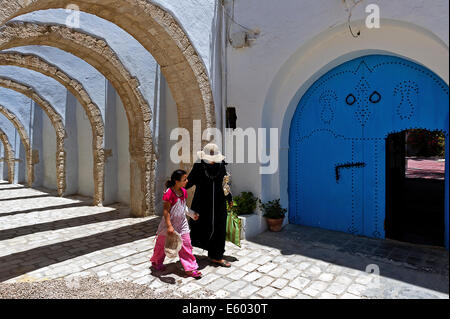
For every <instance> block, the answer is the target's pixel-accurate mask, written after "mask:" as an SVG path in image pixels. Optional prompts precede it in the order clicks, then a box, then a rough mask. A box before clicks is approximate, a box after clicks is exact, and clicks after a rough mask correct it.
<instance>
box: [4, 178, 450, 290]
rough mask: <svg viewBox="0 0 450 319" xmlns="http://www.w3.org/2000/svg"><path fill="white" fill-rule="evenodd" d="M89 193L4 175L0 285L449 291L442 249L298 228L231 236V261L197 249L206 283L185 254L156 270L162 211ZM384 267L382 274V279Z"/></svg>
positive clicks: (228, 255) (229, 257) (227, 247)
mask: <svg viewBox="0 0 450 319" xmlns="http://www.w3.org/2000/svg"><path fill="white" fill-rule="evenodd" d="M90 201H91V199H89V198H86V197H81V196H71V197H67V198H58V197H55V194H54V193H51V192H49V191H45V190H38V189H28V188H24V187H23V186H21V185H8V184H6V183H2V182H0V282H3V283H14V282H36V281H38V282H39V281H45V280H51V279H61V278H64V279H65V280H66V281H67V282H68V284H69V285H70V284H71V283H72V284H73V282H76V280H78V278H81V277H88V276H95V277H98V278H100V280H101V281H102V282H106V283H108V282H120V281H126V282H133V283H137V284H142V285H146V286H147V287H150V288H152V289H154V291H155V292H156V293H160V294H163V295H170V294H171V293H172V294H173V295H175V296H176V295H180V294H181V295H189V294H193V293H199V292H201V291H203V290H205V291H206V290H208V291H213V292H214V294H213V295H212V296H211V298H256V299H262V298H283V299H284V298H295V299H303V298H307V299H309V298H326V299H330V298H342V299H352V298H357V299H362V298H448V297H449V295H448V289H449V276H448V273H449V271H448V258H449V256H448V252H447V251H446V250H445V249H443V248H430V247H421V246H414V245H408V244H403V243H398V242H394V241H389V240H374V239H368V238H362V237H356V236H352V235H348V234H343V233H337V232H331V231H326V230H321V229H315V228H308V227H302V226H296V225H288V226H286V227H285V228H284V229H283V231H282V232H280V233H271V232H265V233H263V234H261V235H259V236H257V237H255V238H253V239H251V240H246V241H243V243H242V247H241V248H239V247H236V246H234V245H232V244H230V243H227V246H226V258H227V259H229V260H230V261H232V267H231V268H222V267H215V266H212V265H211V264H209V262H208V259H207V257H206V255H207V254H206V252H205V251H203V250H201V249H197V248H195V249H194V254H195V255H196V256H197V261H198V263H199V266H200V270H201V271H202V273H203V274H204V276H203V278H202V279H200V280H195V279H193V278H186V277H185V276H184V275H183V274H184V272H183V271H182V268H181V264H180V263H179V261H178V259H177V258H175V259H166V261H165V264H166V265H167V269H166V270H165V271H163V272H155V271H153V270H151V269H150V262H149V258H150V256H151V254H152V250H153V247H154V244H155V240H154V239H155V232H156V229H157V226H158V224H159V221H160V218H159V217H147V218H130V217H129V214H128V208H127V207H125V206H122V205H112V206H108V207H90V206H89V204H90ZM375 273H379V274H380V276H376V275H375Z"/></svg>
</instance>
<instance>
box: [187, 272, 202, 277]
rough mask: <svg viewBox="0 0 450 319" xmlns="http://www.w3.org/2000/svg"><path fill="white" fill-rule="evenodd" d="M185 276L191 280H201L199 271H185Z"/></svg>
mask: <svg viewBox="0 0 450 319" xmlns="http://www.w3.org/2000/svg"><path fill="white" fill-rule="evenodd" d="M186 275H187V276H188V277H192V278H195V279H200V278H202V273H201V272H200V271H197V270H192V271H186Z"/></svg>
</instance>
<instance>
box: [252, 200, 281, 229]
mask: <svg viewBox="0 0 450 319" xmlns="http://www.w3.org/2000/svg"><path fill="white" fill-rule="evenodd" d="M259 205H260V207H261V209H262V211H263V212H264V213H263V217H265V218H266V220H267V225H268V226H269V230H270V231H274V232H278V231H280V230H281V226H282V225H283V221H284V217H285V216H286V213H287V209H286V208H283V207H281V204H280V199H276V200H272V201H269V202H267V203H262V202H261V200H259Z"/></svg>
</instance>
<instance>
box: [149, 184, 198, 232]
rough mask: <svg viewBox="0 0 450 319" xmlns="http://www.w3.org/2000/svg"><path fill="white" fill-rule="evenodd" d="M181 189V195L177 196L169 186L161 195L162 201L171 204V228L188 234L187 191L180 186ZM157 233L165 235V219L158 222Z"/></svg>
mask: <svg viewBox="0 0 450 319" xmlns="http://www.w3.org/2000/svg"><path fill="white" fill-rule="evenodd" d="M181 190H182V191H183V195H182V196H178V195H177V194H175V192H174V191H172V189H171V188H168V189H167V190H166V191H165V192H164V195H163V201H165V202H169V203H170V205H171V208H170V222H171V223H172V227H173V229H175V231H176V232H177V233H179V234H180V235H184V234H188V233H189V232H190V229H189V224H188V221H187V218H186V199H187V192H186V190H185V189H184V188H181ZM156 234H157V235H163V236H166V235H167V225H166V221H165V219H164V218H163V219H162V220H161V222H160V223H159V227H158V231H157V233H156Z"/></svg>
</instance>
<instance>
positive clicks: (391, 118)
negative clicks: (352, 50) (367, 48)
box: [289, 55, 449, 247]
mask: <svg viewBox="0 0 450 319" xmlns="http://www.w3.org/2000/svg"><path fill="white" fill-rule="evenodd" d="M448 114H449V105H448V86H447V85H446V84H445V83H444V82H443V81H442V80H441V79H440V78H438V77H437V76H436V75H435V74H433V73H432V72H430V71H429V70H427V69H425V68H424V67H422V66H419V65H417V64H415V63H412V62H410V61H406V60H403V59H401V58H397V57H392V56H384V55H370V56H365V57H361V58H358V59H355V60H352V61H349V62H347V63H344V64H342V65H340V66H338V67H336V68H335V69H333V70H331V71H330V72H328V73H327V74H325V75H324V76H322V77H321V78H320V79H319V80H318V81H316V82H315V83H314V84H313V85H312V86H311V87H310V89H309V90H308V91H307V92H306V93H305V94H304V96H303V97H302V99H301V100H300V102H299V104H298V106H297V110H296V112H295V114H294V117H293V119H292V122H291V127H290V145H289V219H290V222H291V223H294V224H302V225H308V226H314V227H322V228H326V229H331V230H338V231H344V232H348V233H353V234H359V235H365V236H368V237H376V238H384V237H385V233H384V219H385V191H386V188H385V187H386V185H385V170H386V166H385V165H386V163H385V158H386V138H387V136H388V135H389V134H391V133H395V132H401V131H403V130H408V129H414V128H423V129H428V130H430V131H435V130H440V131H443V132H445V134H446V136H447V140H448ZM447 149H448V147H447ZM447 154H448V152H447ZM446 167H448V155H447V162H446ZM446 176H448V172H447V174H446ZM446 187H447V189H446V199H445V200H446V212H445V214H446V246H447V247H448V178H447V181H446Z"/></svg>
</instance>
